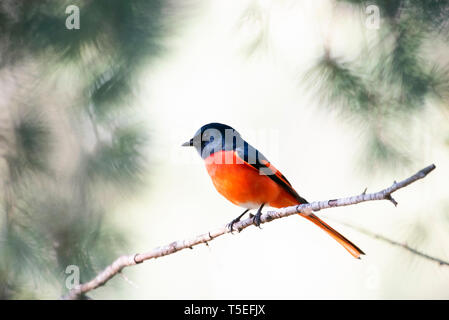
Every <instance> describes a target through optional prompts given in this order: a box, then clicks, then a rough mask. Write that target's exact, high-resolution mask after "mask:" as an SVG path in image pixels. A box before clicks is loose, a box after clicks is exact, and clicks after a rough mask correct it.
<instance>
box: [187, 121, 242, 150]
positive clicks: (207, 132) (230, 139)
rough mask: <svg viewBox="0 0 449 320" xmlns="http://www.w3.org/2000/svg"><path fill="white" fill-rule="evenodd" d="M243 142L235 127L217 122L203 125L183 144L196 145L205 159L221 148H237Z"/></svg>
mask: <svg viewBox="0 0 449 320" xmlns="http://www.w3.org/2000/svg"><path fill="white" fill-rule="evenodd" d="M239 144H243V139H242V138H241V137H240V134H239V133H238V132H237V130H235V129H234V128H232V127H230V126H228V125H226V124H222V123H217V122H212V123H208V124H206V125H204V126H202V127H201V128H200V129H198V131H197V132H196V133H195V135H194V136H193V138H192V139H190V140H189V141H187V142H185V143H183V144H182V146H185V147H188V146H191V147H195V149H196V150H197V151H198V153H199V154H200V155H201V157H202V158H203V159H205V158H207V157H208V156H209V155H211V154H213V153H214V152H217V151H221V150H233V149H234V150H235V148H236V146H238V145H239Z"/></svg>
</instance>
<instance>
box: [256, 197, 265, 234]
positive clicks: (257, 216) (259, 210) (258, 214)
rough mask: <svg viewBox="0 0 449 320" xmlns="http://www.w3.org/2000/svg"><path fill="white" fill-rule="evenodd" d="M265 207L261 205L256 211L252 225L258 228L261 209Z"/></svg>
mask: <svg viewBox="0 0 449 320" xmlns="http://www.w3.org/2000/svg"><path fill="white" fill-rule="evenodd" d="M264 205H265V203H262V205H261V206H260V208H259V209H258V210H257V213H256V215H255V216H254V218H253V221H254V224H255V225H256V226H257V227H259V228H260V216H261V215H262V208H263V206H264Z"/></svg>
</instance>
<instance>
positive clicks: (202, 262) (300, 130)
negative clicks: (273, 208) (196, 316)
mask: <svg viewBox="0 0 449 320" xmlns="http://www.w3.org/2000/svg"><path fill="white" fill-rule="evenodd" d="M198 3H200V4H201V5H200V6H199V7H200V8H199V9H197V11H196V12H195V14H194V17H192V19H191V21H190V22H189V23H187V24H186V25H185V26H184V27H183V28H182V29H181V30H180V31H179V32H178V34H177V35H176V36H174V37H173V38H171V39H169V41H168V44H169V45H170V48H171V50H170V53H169V54H167V55H164V56H162V57H161V58H159V59H157V60H156V61H154V62H153V64H152V65H151V66H149V68H148V72H147V73H146V74H145V77H143V78H142V80H141V83H142V88H141V94H140V96H139V99H138V103H137V105H136V109H139V110H141V111H140V112H141V113H142V114H141V116H142V121H143V122H144V123H145V124H147V125H148V128H149V135H150V137H151V148H150V150H149V158H150V161H151V171H150V173H149V179H150V185H149V187H148V188H147V189H145V190H142V191H141V193H140V194H138V195H136V197H135V198H134V199H132V201H128V202H126V203H124V204H122V205H120V206H118V207H117V208H116V210H115V212H113V216H114V221H115V222H116V223H117V225H119V226H120V227H121V228H124V229H125V233H126V234H128V235H129V240H130V250H131V251H130V252H123V254H132V253H135V252H140V253H142V252H145V251H149V250H151V249H153V248H154V247H156V246H159V245H165V244H168V243H170V242H172V241H174V240H178V239H184V238H189V237H192V236H195V235H197V234H201V233H204V232H207V231H208V230H210V229H213V228H215V227H218V226H221V225H223V224H225V223H227V222H230V221H231V220H232V219H233V218H235V217H236V216H238V215H239V214H240V213H241V212H242V211H243V209H242V208H240V207H236V206H235V205H233V204H231V203H230V202H228V201H227V200H226V199H224V198H223V197H222V196H221V195H219V194H218V193H217V192H216V191H215V189H214V188H213V185H212V182H211V181H210V178H209V176H208V175H207V172H206V170H205V168H204V165H203V163H202V160H201V158H200V157H199V156H198V155H197V153H196V152H195V151H194V150H193V149H190V148H182V147H181V146H180V145H181V143H183V142H184V141H186V140H188V139H190V138H191V137H192V136H193V134H194V133H195V131H196V130H197V129H198V128H199V127H200V126H202V125H204V124H206V123H209V122H222V123H226V124H228V125H231V126H232V127H234V128H235V129H237V130H238V131H239V132H240V133H241V135H242V136H243V137H244V138H245V139H247V140H248V141H249V142H250V143H251V144H252V145H254V146H256V147H257V148H258V149H259V150H261V152H263V153H264V155H265V156H266V157H267V158H268V159H270V160H271V161H272V162H273V164H274V165H275V166H276V167H277V168H278V169H279V170H280V171H281V172H282V173H283V174H284V175H285V176H286V177H287V178H288V179H289V181H290V182H291V183H292V185H293V186H294V188H295V189H296V190H297V191H298V193H299V194H300V195H302V196H303V197H305V198H306V199H308V200H309V201H314V200H326V199H332V198H336V197H343V196H349V195H355V194H359V193H361V192H362V191H363V189H364V188H365V187H368V191H378V190H380V189H382V188H384V187H387V186H389V185H390V184H391V183H392V182H393V180H395V179H396V180H399V179H403V178H406V177H408V176H409V175H410V174H413V173H415V172H416V171H417V170H419V169H421V168H422V167H424V166H426V165H428V164H430V163H435V164H436V165H437V170H436V171H435V173H432V174H431V175H429V176H428V177H427V178H426V179H425V180H423V181H420V182H417V183H415V184H413V185H411V186H410V187H408V188H406V189H403V190H401V191H399V192H398V193H397V194H396V195H395V198H396V200H397V201H398V202H399V206H398V207H397V208H395V207H394V206H393V205H392V204H391V203H389V202H387V201H385V202H368V203H364V204H360V205H356V206H351V207H347V208H337V209H330V210H325V211H322V212H320V213H319V216H320V217H322V218H323V219H324V220H326V221H328V222H329V223H330V224H331V225H332V226H333V227H335V228H336V229H337V230H338V231H340V232H341V233H342V234H344V235H345V236H346V237H347V238H348V239H350V240H351V241H353V242H354V243H355V244H357V245H358V246H359V247H360V248H361V249H362V250H364V251H365V253H366V256H364V257H363V258H362V260H356V259H354V258H353V257H352V256H351V255H350V254H349V253H348V252H346V251H345V250H344V249H343V248H342V247H341V246H340V245H339V244H338V243H337V242H336V241H334V240H333V239H332V238H330V237H329V236H328V235H327V234H325V233H324V232H323V231H322V230H320V229H319V228H317V227H316V226H315V225H313V224H312V223H310V222H308V221H306V220H305V219H303V218H301V217H299V216H292V217H289V218H285V219H281V220H278V221H274V222H272V223H268V224H264V225H263V226H262V230H259V229H257V228H254V227H250V228H248V229H246V230H245V231H244V232H242V233H240V234H238V235H225V236H223V237H220V238H218V239H216V240H213V241H212V242H210V244H209V247H206V246H205V245H201V246H198V247H195V248H194V249H193V250H184V251H181V252H178V253H176V254H173V255H170V256H167V257H163V258H160V259H157V260H150V261H147V262H145V263H143V264H141V265H138V266H134V267H131V268H127V269H125V271H124V274H125V275H126V277H128V278H129V279H130V280H131V281H132V282H134V283H135V284H136V285H137V286H138V287H134V286H132V285H130V284H128V283H127V282H126V281H125V280H124V279H122V278H121V277H119V276H118V277H116V278H114V279H113V280H112V281H110V282H109V283H108V284H107V285H106V286H104V287H102V288H99V289H97V290H95V291H94V292H92V293H91V296H92V297H93V298H97V297H98V298H106V299H115V298H122V299H137V298H139V299H316V298H320V299H321V298H322V299H358V298H361V299H378V298H387V299H403V298H405V299H407V298H449V291H448V290H447V288H448V284H449V268H447V267H440V266H438V265H437V264H436V263H433V262H429V261H426V260H423V259H421V258H419V257H414V256H412V255H411V254H409V253H407V252H405V251H404V250H402V249H400V248H396V247H392V246H391V245H388V244H385V243H383V242H380V241H379V240H375V239H372V238H369V237H367V236H365V235H363V234H361V233H358V232H357V231H355V230H352V229H350V228H347V227H344V226H342V225H339V224H338V223H337V222H335V221H331V220H330V219H329V220H328V219H326V218H327V217H332V218H335V219H340V220H342V221H347V222H349V223H351V224H354V225H359V226H363V227H365V228H367V229H369V230H371V231H374V232H376V233H379V234H382V235H385V236H388V237H391V238H392V239H394V240H397V241H401V242H405V241H406V240H407V239H408V238H409V237H410V232H411V231H412V229H411V225H413V224H414V223H416V222H417V221H421V222H423V223H424V224H425V225H426V226H427V227H428V229H429V230H431V235H429V237H428V240H427V242H426V243H423V244H422V247H420V248H419V249H422V250H423V251H426V252H428V253H429V254H434V255H436V256H440V257H441V258H444V257H448V256H449V248H448V247H447V245H442V244H441V243H438V241H441V240H442V239H445V238H444V236H445V233H447V225H446V226H443V225H440V224H435V223H433V222H432V220H433V218H435V217H436V216H437V215H438V214H440V213H439V212H441V211H442V210H443V208H444V201H443V200H445V199H447V177H449V168H448V166H447V163H449V162H448V160H449V159H448V153H447V147H446V148H442V146H440V145H438V144H437V143H435V142H433V140H432V136H434V135H438V134H439V133H440V132H441V131H439V130H441V128H439V127H438V126H437V125H434V123H436V122H437V120H438V117H440V115H439V114H436V113H435V114H433V113H431V112H429V114H428V115H426V119H428V123H429V125H428V126H423V125H421V127H418V128H417V129H416V133H414V132H408V133H407V134H408V135H410V138H411V139H412V138H413V135H414V134H418V133H419V135H420V139H418V140H419V144H418V142H417V145H416V148H417V150H419V154H420V156H419V157H418V160H417V161H416V162H415V163H414V164H413V165H412V166H411V168H403V169H398V170H397V171H395V172H387V173H383V172H381V169H380V168H378V167H377V166H376V164H372V168H373V171H375V170H379V172H377V171H376V172H373V174H372V175H368V174H367V173H366V172H365V171H363V170H361V169H360V166H359V162H358V158H357V156H358V154H359V153H360V152H361V150H362V148H361V147H362V144H363V141H364V140H363V134H362V131H361V128H360V127H358V126H357V125H356V124H354V123H350V122H345V121H344V119H342V118H341V116H339V115H338V114H337V113H335V112H330V111H329V109H326V108H324V107H322V106H320V105H319V104H318V102H317V99H315V98H314V97H313V96H312V95H311V94H310V93H309V92H308V90H307V89H306V88H304V86H302V83H301V75H302V74H303V73H304V71H305V70H307V69H308V68H309V67H310V66H311V64H312V63H314V62H315V61H316V59H317V57H319V56H320V55H321V54H322V52H323V41H324V39H325V38H328V39H331V40H330V41H331V43H332V47H333V52H334V53H335V54H337V55H341V56H343V57H344V58H346V59H349V60H350V59H351V57H355V56H356V55H357V54H358V52H359V51H358V50H359V49H358V48H360V47H361V46H360V44H361V43H362V42H363V41H369V39H370V37H375V36H376V34H375V33H376V31H375V30H373V31H369V32H368V33H366V32H362V31H363V30H361V29H360V28H361V24H360V21H359V20H358V19H356V18H353V16H352V15H350V12H349V11H348V12H346V14H345V15H342V11H339V15H338V16H335V14H334V15H332V8H331V6H330V2H329V1H324V0H321V1H301V2H295V1H268V0H267V1H260V5H261V6H262V8H265V9H267V10H266V11H267V12H269V15H267V16H264V17H263V18H262V21H263V23H262V24H261V23H257V22H254V21H249V22H248V21H247V22H248V23H246V24H245V25H244V26H243V27H241V28H239V20H240V19H241V17H242V15H243V14H244V12H245V9H246V8H247V7H248V4H249V3H250V2H249V1H229V0H213V1H198ZM330 21H332V23H331V22H330ZM335 25H338V28H335ZM262 27H267V28H268V29H267V30H269V31H268V34H269V39H270V41H268V44H267V47H266V48H265V49H263V50H260V51H257V52H256V53H255V54H254V55H252V56H248V55H247V54H245V51H244V48H245V45H247V44H248V43H249V42H251V39H253V38H254V37H256V36H257V35H258V32H259V31H260V28H262ZM370 165H371V164H370ZM430 203H432V205H431V206H429V204H430ZM434 203H435V205H434ZM446 205H447V201H446ZM438 221H441V219H439V220H438ZM444 228H445V229H444ZM446 239H447V238H446ZM446 259H447V258H446Z"/></svg>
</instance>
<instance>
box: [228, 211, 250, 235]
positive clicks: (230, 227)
mask: <svg viewBox="0 0 449 320" xmlns="http://www.w3.org/2000/svg"><path fill="white" fill-rule="evenodd" d="M248 211H249V209H246V210H245V211H244V212H243V213H242V214H241V215H239V216H238V217H237V218H235V219H234V220H232V221H231V222H229V223H228V224H227V225H226V226H227V227H228V229H229V230H230V231H231V233H232V231H233V227H234V224H235V223H237V222H239V221H240V219H241V218H242V217H243V215H244V214H245V213H247V212H248ZM239 232H240V230H239Z"/></svg>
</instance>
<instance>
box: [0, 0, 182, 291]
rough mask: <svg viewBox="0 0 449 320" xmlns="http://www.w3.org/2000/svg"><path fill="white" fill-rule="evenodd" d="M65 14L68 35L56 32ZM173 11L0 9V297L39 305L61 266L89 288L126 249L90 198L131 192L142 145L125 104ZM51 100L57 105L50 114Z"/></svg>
mask: <svg viewBox="0 0 449 320" xmlns="http://www.w3.org/2000/svg"><path fill="white" fill-rule="evenodd" d="M68 5H76V6H78V7H79V9H80V29H78V30H76V29H73V30H68V29H67V28H66V26H65V21H66V18H67V17H68V14H66V12H65V9H66V7H67V6H68ZM172 11H173V7H171V5H170V4H169V3H168V2H164V1H161V0H132V1H122V0H83V1H81V0H73V1H59V0H58V1H56V0H45V1H26V0H5V1H2V2H1V4H0V41H1V42H2V46H1V48H0V75H4V76H3V77H2V79H3V81H4V84H7V85H8V88H9V90H10V92H12V93H11V96H12V99H10V100H9V101H8V102H7V103H6V104H5V108H6V110H2V113H3V114H4V115H7V116H5V117H2V118H1V119H0V121H1V123H0V129H1V131H0V150H1V153H0V156H1V157H2V161H3V163H2V164H3V166H1V167H0V171H1V176H2V185H1V191H0V192H1V194H0V201H1V209H0V215H1V217H2V218H1V220H0V226H1V230H0V298H1V299H13V298H24V297H28V298H33V297H39V294H40V293H39V290H40V285H41V284H43V283H45V286H47V287H48V285H49V284H51V285H52V286H53V287H54V288H56V290H60V292H61V293H63V292H64V291H65V290H67V288H65V278H66V276H67V275H66V274H65V270H66V267H67V266H68V265H76V266H78V267H79V269H80V276H81V279H80V280H81V281H85V280H88V279H89V278H91V277H92V276H93V275H95V274H96V273H97V272H98V271H99V270H101V269H102V268H104V266H105V265H107V264H108V263H110V261H112V260H113V258H115V257H116V255H117V252H116V251H117V249H119V248H123V245H124V244H126V239H125V237H124V235H123V234H121V233H120V232H119V231H118V230H116V228H115V227H114V225H113V224H112V223H111V222H110V221H109V220H108V215H107V212H108V210H110V209H111V207H112V205H113V203H114V202H113V201H102V200H101V199H107V198H108V197H111V196H112V197H113V196H114V195H118V194H119V195H126V194H127V192H128V194H129V192H130V191H132V190H134V191H135V190H136V189H137V188H136V187H137V186H139V184H140V183H142V178H143V174H144V172H145V170H146V167H145V165H144V163H145V159H144V148H145V147H146V145H147V142H148V139H147V137H146V135H145V134H144V128H142V126H141V125H140V124H139V123H138V122H137V121H135V119H134V117H133V116H132V115H133V112H132V109H130V106H131V105H132V98H133V93H134V92H135V91H137V90H138V86H137V85H136V82H137V81H136V80H137V79H138V77H139V72H140V70H141V69H142V66H143V65H144V64H145V63H148V62H151V59H152V58H154V57H156V56H157V55H158V54H160V53H161V52H163V50H164V47H163V45H162V44H161V43H162V42H161V40H162V39H163V37H165V36H167V33H168V30H171V29H172V28H168V26H169V25H170V24H171V23H172V22H173V21H171V20H170V19H171V18H172V16H171V12H172ZM27 63H28V64H29V65H31V66H32V68H30V70H27V68H21V66H22V65H24V64H27ZM36 71H37V72H36ZM67 73H69V74H70V75H69V76H68V77H67V75H66V74H67ZM64 81H66V83H62V84H61V82H64ZM46 84H47V85H46ZM57 85H59V86H57ZM55 86H56V87H58V89H57V90H56V89H55V90H54V91H51V90H49V89H48V88H49V87H50V88H52V87H53V88H54V87H55ZM11 88H12V89H11ZM23 88H26V89H23ZM53 94H58V95H59V97H61V96H62V97H64V98H63V100H64V101H62V100H58V101H61V102H60V106H58V108H56V109H55V108H54V106H53V108H52V107H51V106H49V105H47V100H48V101H51V97H52V95H53ZM55 99H56V100H57V98H55ZM30 100H32V101H33V103H32V104H30ZM48 103H49V104H51V103H53V104H54V101H51V102H48ZM55 110H57V112H55ZM67 143H70V144H71V145H70V147H69V148H67ZM60 159H66V162H67V163H61V162H60V161H61V160H60ZM40 280H44V281H45V282H43V283H41V282H39V281H40Z"/></svg>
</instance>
